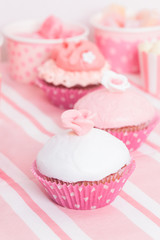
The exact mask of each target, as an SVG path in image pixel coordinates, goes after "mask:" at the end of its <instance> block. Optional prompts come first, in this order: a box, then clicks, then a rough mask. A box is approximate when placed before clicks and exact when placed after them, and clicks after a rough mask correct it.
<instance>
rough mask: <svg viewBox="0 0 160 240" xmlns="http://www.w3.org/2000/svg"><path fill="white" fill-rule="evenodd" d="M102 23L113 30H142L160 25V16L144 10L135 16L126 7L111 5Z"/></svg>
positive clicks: (102, 18) (104, 13)
mask: <svg viewBox="0 0 160 240" xmlns="http://www.w3.org/2000/svg"><path fill="white" fill-rule="evenodd" d="M100 21H101V23H102V24H103V25H104V26H110V27H113V28H117V27H120V28H141V27H152V26H157V25H160V14H159V13H158V12H157V11H156V10H153V9H151V10H150V9H143V10H141V11H139V12H137V13H135V14H133V13H132V14H131V13H129V11H128V10H126V8H125V7H123V6H121V5H117V4H111V5H110V6H108V7H107V8H106V9H104V10H103V12H102V17H101V20H100Z"/></svg>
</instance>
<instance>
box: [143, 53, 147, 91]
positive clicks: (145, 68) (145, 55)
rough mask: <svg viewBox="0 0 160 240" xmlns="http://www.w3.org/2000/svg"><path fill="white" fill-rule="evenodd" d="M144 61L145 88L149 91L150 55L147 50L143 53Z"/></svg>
mask: <svg viewBox="0 0 160 240" xmlns="http://www.w3.org/2000/svg"><path fill="white" fill-rule="evenodd" d="M142 61H143V63H142V64H143V69H144V80H145V90H146V91H147V92H148V57H147V54H146V53H145V52H143V53H142Z"/></svg>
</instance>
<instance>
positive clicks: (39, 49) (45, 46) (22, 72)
mask: <svg viewBox="0 0 160 240" xmlns="http://www.w3.org/2000/svg"><path fill="white" fill-rule="evenodd" d="M42 22H43V21H36V20H27V21H22V22H17V23H13V24H10V25H8V26H6V27H5V28H4V31H3V32H4V36H5V37H6V42H7V52H8V61H9V71H10V75H11V77H12V79H14V80H16V81H19V82H23V83H32V82H34V81H35V79H36V76H37V67H38V66H39V65H40V64H42V63H43V62H44V61H45V60H46V59H48V58H49V57H50V55H51V53H52V49H53V48H54V47H55V46H56V45H58V44H62V43H63V42H64V39H61V38H59V39H38V38H37V39H36V38H29V37H23V34H29V33H32V32H35V31H36V30H37V29H39V27H40V25H41V24H42ZM66 26H67V27H70V28H71V29H72V30H74V29H76V30H80V34H79V35H77V36H74V37H70V38H66V39H65V42H66V41H81V40H83V39H86V38H87V36H88V34H89V30H88V28H86V27H85V26H83V25H81V24H68V25H66ZM21 35H22V36H21Z"/></svg>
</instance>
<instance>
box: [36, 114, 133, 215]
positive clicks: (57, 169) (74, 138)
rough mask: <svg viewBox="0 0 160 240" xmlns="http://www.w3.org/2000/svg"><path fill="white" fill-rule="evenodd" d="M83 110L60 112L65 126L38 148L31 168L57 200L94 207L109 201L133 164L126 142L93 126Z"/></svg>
mask: <svg viewBox="0 0 160 240" xmlns="http://www.w3.org/2000/svg"><path fill="white" fill-rule="evenodd" d="M92 119H93V115H92V114H90V112H88V111H86V110H81V111H77V110H69V111H66V112H64V113H63V114H62V121H63V124H64V126H65V127H66V128H68V129H72V130H67V131H64V132H63V133H61V134H59V135H56V136H54V137H52V138H51V139H50V140H49V141H48V142H47V143H46V145H45V146H44V147H43V148H42V150H41V151H40V152H39V154H38V156H37V160H36V161H35V163H34V167H33V172H34V174H35V176H36V177H37V178H38V179H39V181H40V182H41V184H42V185H43V186H44V187H45V189H46V191H47V193H48V194H49V196H50V197H51V198H52V199H53V200H54V202H56V203H57V204H59V205H61V206H64V207H67V208H72V209H86V210H87V209H88V210H89V209H95V208H99V207H103V206H105V205H108V204H110V203H111V202H112V201H113V200H114V199H115V197H116V196H117V195H118V194H119V192H120V190H121V188H122V187H123V185H124V183H125V182H126V180H127V179H128V177H129V176H130V174H131V173H132V172H133V170H134V168H135V163H134V161H132V160H131V158H130V154H129V151H128V149H127V148H126V146H125V145H124V144H123V142H121V141H120V140H119V139H117V138H115V137H113V136H112V135H110V134H109V133H107V132H105V131H102V130H99V129H95V128H93V125H94V123H93V120H92Z"/></svg>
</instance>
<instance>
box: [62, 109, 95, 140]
mask: <svg viewBox="0 0 160 240" xmlns="http://www.w3.org/2000/svg"><path fill="white" fill-rule="evenodd" d="M94 116H95V115H93V114H92V113H91V112H89V111H87V110H83V109H82V110H79V111H78V110H74V109H72V110H68V111H65V112H64V113H63V114H62V116H61V120H62V123H63V127H65V128H71V129H72V130H73V132H74V133H75V134H77V135H79V136H82V135H84V134H86V133H87V132H89V131H90V130H91V129H92V128H93V126H94V122H93V118H94Z"/></svg>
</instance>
